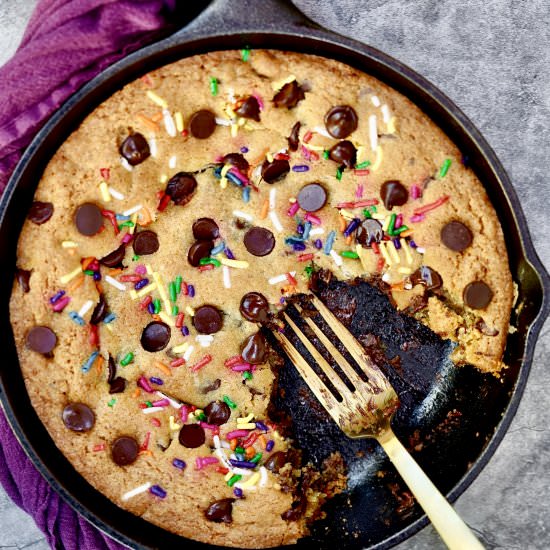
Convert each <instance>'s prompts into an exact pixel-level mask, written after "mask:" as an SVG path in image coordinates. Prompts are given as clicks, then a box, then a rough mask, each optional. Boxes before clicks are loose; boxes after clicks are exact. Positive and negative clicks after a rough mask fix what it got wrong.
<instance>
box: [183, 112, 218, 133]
mask: <svg viewBox="0 0 550 550" xmlns="http://www.w3.org/2000/svg"><path fill="white" fill-rule="evenodd" d="M215 129H216V115H214V113H213V112H212V111H208V110H207V109H201V110H200V111H197V112H196V113H193V114H192V115H191V118H190V119H189V131H190V132H191V135H192V136H193V137H196V138H198V139H206V138H209V137H210V136H211V135H212V134H213V133H214V130H215Z"/></svg>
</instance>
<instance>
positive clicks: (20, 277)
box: [15, 267, 31, 292]
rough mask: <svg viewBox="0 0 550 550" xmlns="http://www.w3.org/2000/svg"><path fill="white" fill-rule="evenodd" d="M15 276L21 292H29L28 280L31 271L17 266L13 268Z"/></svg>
mask: <svg viewBox="0 0 550 550" xmlns="http://www.w3.org/2000/svg"><path fill="white" fill-rule="evenodd" d="M15 278H16V279H17V282H18V283H19V286H20V287H21V289H22V290H23V292H29V290H30V289H31V287H30V285H29V281H30V278H31V272H30V271H27V270H26V269H21V268H20V267H18V268H17V269H16V270H15Z"/></svg>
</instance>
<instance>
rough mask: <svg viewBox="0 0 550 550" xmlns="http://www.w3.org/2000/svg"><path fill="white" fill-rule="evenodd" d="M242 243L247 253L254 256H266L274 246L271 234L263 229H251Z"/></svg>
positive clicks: (273, 238)
mask: <svg viewBox="0 0 550 550" xmlns="http://www.w3.org/2000/svg"><path fill="white" fill-rule="evenodd" d="M243 241H244V246H245V247H246V249H247V250H248V252H250V254H253V255H254V256H267V255H268V254H269V253H270V252H271V251H272V250H273V247H274V246H275V237H274V236H273V233H272V232H271V231H270V230H269V229H266V228H265V227H251V228H250V229H249V230H248V231H247V232H246V233H245V235H244V237H243Z"/></svg>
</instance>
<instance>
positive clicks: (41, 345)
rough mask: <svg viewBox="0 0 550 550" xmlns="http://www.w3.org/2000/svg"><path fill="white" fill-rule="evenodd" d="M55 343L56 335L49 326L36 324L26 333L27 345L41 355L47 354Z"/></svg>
mask: <svg viewBox="0 0 550 550" xmlns="http://www.w3.org/2000/svg"><path fill="white" fill-rule="evenodd" d="M55 344H57V336H56V335H55V333H54V331H53V330H52V329H51V328H49V327H44V326H37V327H33V328H31V330H29V332H28V333H27V346H28V347H29V348H30V349H32V350H33V351H36V352H37V353H42V354H43V355H47V354H49V353H50V352H51V351H52V350H53V348H54V347H55Z"/></svg>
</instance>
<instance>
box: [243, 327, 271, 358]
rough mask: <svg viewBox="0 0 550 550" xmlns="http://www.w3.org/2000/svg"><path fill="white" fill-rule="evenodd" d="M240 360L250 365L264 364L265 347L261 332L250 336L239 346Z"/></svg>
mask: <svg viewBox="0 0 550 550" xmlns="http://www.w3.org/2000/svg"><path fill="white" fill-rule="evenodd" d="M241 355H242V358H243V359H244V360H245V361H246V362H247V363H251V364H252V365H260V364H261V363H264V362H265V357H266V355H267V346H266V341H265V337H264V335H263V334H262V333H261V332H256V333H255V334H251V335H250V336H249V337H248V338H247V339H246V340H245V341H244V342H243V344H242V346H241Z"/></svg>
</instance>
